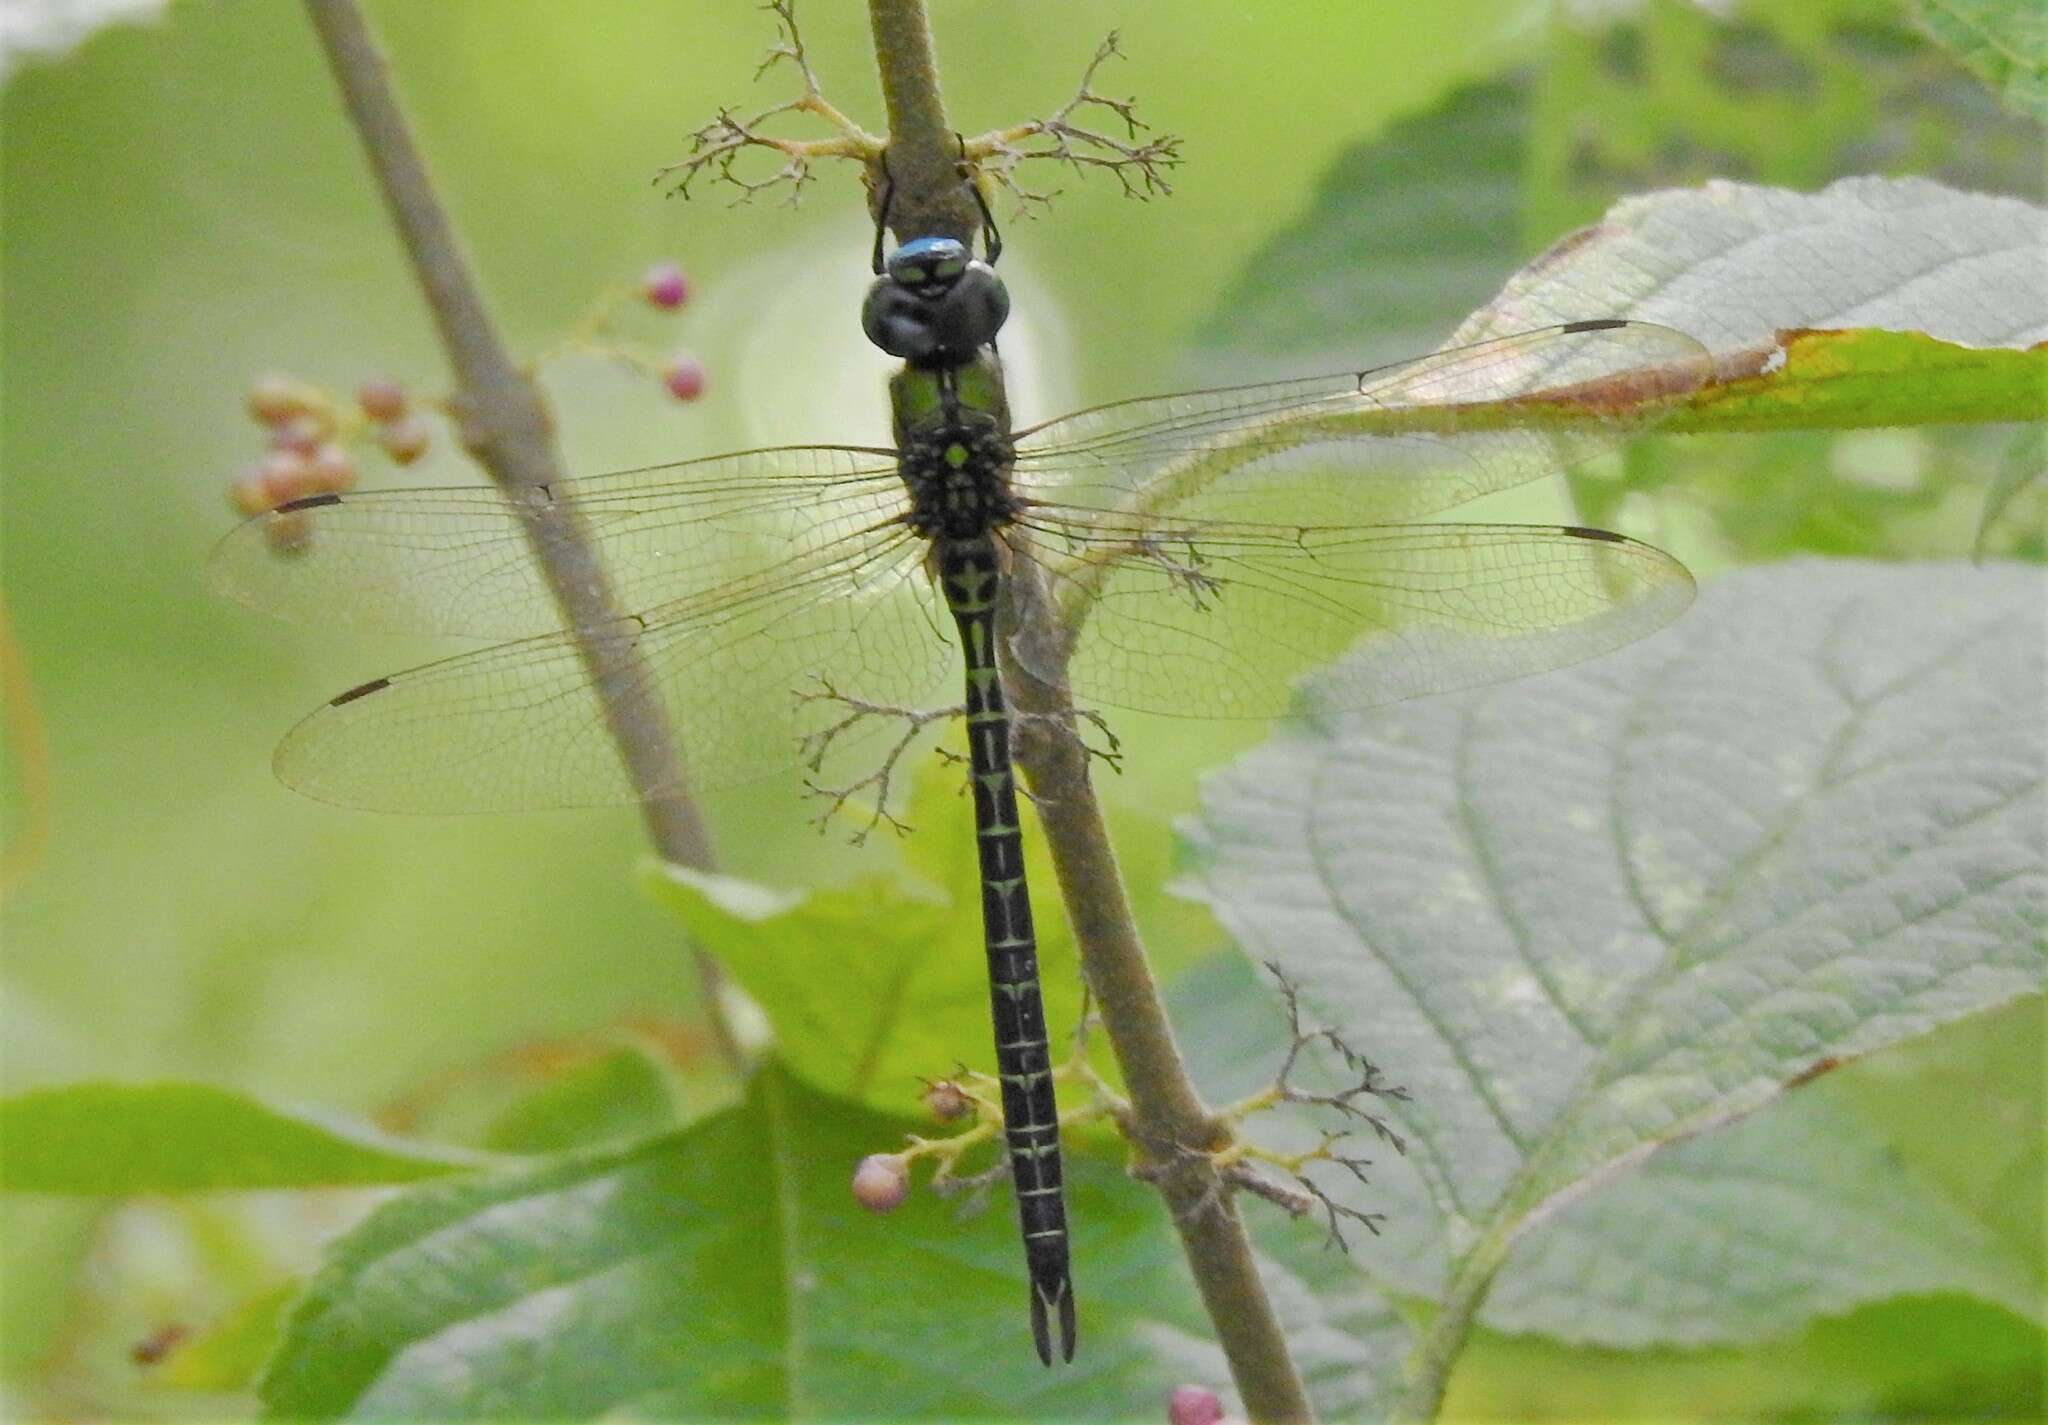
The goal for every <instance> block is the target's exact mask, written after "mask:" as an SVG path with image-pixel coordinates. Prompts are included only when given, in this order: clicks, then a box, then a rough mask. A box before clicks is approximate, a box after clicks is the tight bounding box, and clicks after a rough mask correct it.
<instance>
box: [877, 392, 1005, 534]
mask: <svg viewBox="0 0 2048 1425" xmlns="http://www.w3.org/2000/svg"><path fill="white" fill-rule="evenodd" d="M1012 455H1013V452H1012V449H1011V446H1010V440H1009V437H1008V436H1006V435H1005V434H1004V433H1003V431H1002V430H1001V428H1000V427H999V426H998V425H997V423H996V422H995V421H994V420H993V419H991V418H987V417H978V416H977V415H976V413H973V412H970V411H961V412H956V414H955V419H953V420H951V421H945V422H941V423H940V424H938V425H936V426H934V427H933V428H931V429H929V430H925V431H919V432H913V433H912V434H911V435H910V437H909V438H908V439H907V440H906V441H905V442H904V445H903V450H902V456H901V462H902V463H901V470H902V475H903V483H904V486H905V487H906V488H907V489H908V490H909V492H910V513H909V514H908V515H907V516H906V517H905V523H907V524H908V525H909V526H910V528H911V529H912V530H914V531H915V532H917V533H918V534H920V535H922V536H924V537H925V538H926V539H973V538H975V537H977V536H979V535H984V534H987V533H988V532H989V531H991V530H994V529H999V528H1001V527H1002V526H1003V525H1006V524H1008V523H1009V522H1010V521H1011V520H1012V519H1014V518H1015V517H1016V513H1017V508H1018V505H1017V497H1016V496H1015V495H1014V494H1012V493H1011V491H1010V478H1009V472H1010V461H1011V459H1012Z"/></svg>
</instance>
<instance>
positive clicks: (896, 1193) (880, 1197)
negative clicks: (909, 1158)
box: [853, 1153, 910, 1212]
mask: <svg viewBox="0 0 2048 1425" xmlns="http://www.w3.org/2000/svg"><path fill="white" fill-rule="evenodd" d="M908 1196H910V1168H909V1166H908V1165H907V1164H906V1163H905V1162H904V1161H903V1159H902V1158H900V1157H898V1156H897V1155H896V1154H894V1153H870V1154H868V1156H867V1157H865V1158H862V1159H861V1160H860V1166H859V1167H857V1168H855V1169H854V1170H853V1200H854V1201H855V1202H857V1203H859V1204H860V1205H861V1206H862V1207H865V1208H866V1209H867V1210H868V1211H870V1212H893V1211H895V1210H896V1209H897V1208H898V1207H901V1206H902V1205H903V1199H904V1198H906V1197H908Z"/></svg>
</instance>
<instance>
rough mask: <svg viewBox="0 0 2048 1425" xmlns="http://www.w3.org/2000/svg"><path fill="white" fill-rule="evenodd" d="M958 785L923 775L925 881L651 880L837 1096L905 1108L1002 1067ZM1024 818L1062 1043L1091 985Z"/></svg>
mask: <svg viewBox="0 0 2048 1425" xmlns="http://www.w3.org/2000/svg"><path fill="white" fill-rule="evenodd" d="M949 783H950V785H949ZM955 787H957V782H953V780H952V779H951V778H949V777H947V776H945V775H943V774H940V773H937V772H934V773H932V774H930V775H927V776H924V777H921V778H920V779H919V781H918V784H917V788H916V791H915V794H914V796H913V798H912V801H911V805H910V808H909V810H908V812H907V813H906V815H907V817H908V820H909V822H910V823H911V824H912V825H913V826H914V827H915V828H916V831H915V832H914V834H912V835H911V836H910V837H909V839H908V840H907V841H906V843H905V851H904V861H905V865H906V868H907V869H908V870H909V871H910V872H911V873H912V874H913V875H914V876H916V877H918V878H919V880H917V881H913V880H910V879H906V878H905V877H901V876H869V877H864V878H862V879H860V880H858V881H855V882H853V883H851V884H849V885H845V886H838V887H831V888H827V889H823V890H814V891H784V890H776V889H772V888H770V887H766V886H762V885H759V884H757V883H755V882H751V881H744V880H740V879H738V878H736V877H732V876H718V875H710V874H707V873H705V872H701V871H692V870H688V869H686V868H684V867H680V866H671V865H663V864H658V863H656V864H651V865H650V867H649V869H648V871H647V873H646V876H645V883H646V885H647V887H648V889H649V890H650V891H651V892H652V893H653V894H654V895H655V897H656V898H657V899H659V900H660V901H661V902H662V903H663V904H664V905H667V906H668V907H669V908H670V909H671V910H673V911H674V912H675V913H676V915H677V917H678V918H679V919H681V920H682V922H683V924H684V925H685V927H687V928H688V930H689V932H690V934H691V936H692V937H693V938H694V939H695V940H696V941H697V943H699V944H701V945H702V946H704V947H705V948H706V949H707V950H709V951H710V952H711V953H712V954H714V955H716V956H717V957H718V959H719V961H720V963H722V964H723V965H725V966H726V968H727V969H729V970H730V971H731V972H732V974H733V977H734V978H735V979H737V980H738V981H739V982H740V984H741V986H742V987H744V988H745V990H746V991H747V993H748V994H749V995H751V996H752V997H753V999H754V1000H755V1002H756V1003H758V1004H759V1005H760V1006H761V1008H762V1010H763V1011H765V1012H766V1014H767V1015H768V1018H769V1020H770V1022H771V1023H773V1025H774V1026H775V1032H776V1042H777V1044H778V1045H779V1046H780V1054H781V1056H782V1059H783V1061H784V1062H785V1063H786V1064H787V1065H788V1067H789V1068H790V1070H791V1071H792V1072H794V1073H796V1074H797V1075H799V1076H800V1077H802V1078H803V1079H804V1080H805V1081H806V1082H808V1083H810V1084H812V1085H814V1086H815V1087H817V1088H819V1089H822V1090H824V1091H826V1092H828V1093H838V1094H845V1095H847V1096H849V1097H853V1098H857V1099H860V1100H861V1101H862V1102H865V1103H868V1104H870V1105H872V1106H876V1107H895V1108H901V1107H903V1106H904V1105H906V1104H908V1103H909V1102H911V1101H912V1100H913V1099H914V1098H915V1097H916V1095H917V1091H918V1084H919V1081H920V1078H921V1077H922V1076H932V1075H943V1074H946V1073H949V1072H951V1071H952V1070H953V1069H954V1067H955V1066H956V1065H959V1064H962V1063H965V1064H968V1065H970V1066H972V1065H981V1066H984V1067H986V1066H988V1065H989V1063H990V1061H991V1057H992V1051H991V1045H990V1040H989V1034H990V1030H989V1009H988V993H989V991H988V967H987V960H986V957H985V955H984V953H983V949H982V925H981V899H980V895H979V886H980V873H979V870H978V868H977V863H976V855H977V850H976V843H975V839H974V836H973V834H972V812H971V809H970V808H969V806H968V804H967V802H966V801H965V800H964V799H963V798H961V797H959V796H958V795H957V794H956V793H955V790H954V788H955ZM1020 810H1021V811H1022V813H1023V816H1024V819H1025V837H1024V843H1025V853H1024V854H1025V866H1026V873H1027V875H1028V876H1029V878H1030V884H1031V890H1032V897H1031V899H1032V907H1033V910H1034V911H1035V912H1036V916H1035V918H1036V921H1037V926H1038V933H1039V956H1038V958H1039V967H1040V971H1041V975H1042V982H1043V987H1044V993H1045V1001H1046V1016H1047V1022H1048V1024H1049V1025H1050V1026H1051V1029H1052V1033H1053V1037H1054V1042H1056V1043H1058V1042H1062V1041H1063V1039H1064V1038H1065V1036H1067V1035H1070V1034H1071V1032H1072V1026H1073V1023H1074V1020H1075V1016H1076V1015H1077V1014H1078V1012H1079V1009H1080V977H1079V974H1078V973H1077V971H1076V969H1075V967H1074V949H1073V940H1072V937H1071V935H1070V934H1069V933H1068V931H1067V928H1066V918H1065V916H1063V915H1061V914H1060V913H1059V909H1058V905H1057V901H1056V898H1055V896H1054V894H1053V885H1054V882H1053V877H1052V869H1051V865H1050V863H1049V862H1048V860H1047V859H1046V856H1045V852H1044V845H1043V841H1044V839H1043V837H1041V836H1040V835H1039V834H1038V828H1037V826H1036V825H1035V821H1036V818H1035V816H1034V815H1033V813H1032V812H1031V811H1030V810H1029V808H1028V807H1025V808H1020ZM921 882H928V883H921Z"/></svg>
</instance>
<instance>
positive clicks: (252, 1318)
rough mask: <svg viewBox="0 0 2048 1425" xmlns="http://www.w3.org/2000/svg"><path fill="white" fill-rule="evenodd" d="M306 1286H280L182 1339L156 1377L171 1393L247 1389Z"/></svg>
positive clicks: (292, 1283) (289, 1282)
mask: <svg viewBox="0 0 2048 1425" xmlns="http://www.w3.org/2000/svg"><path fill="white" fill-rule="evenodd" d="M304 1285H305V1283H303V1282H300V1281H295V1280H287V1281H283V1282H279V1283H278V1284H277V1285H276V1286H273V1287H272V1288H270V1290H268V1291H265V1292H260V1293H258V1294H257V1295H255V1296H252V1297H250V1298H248V1299H247V1300H245V1301H243V1302H241V1303H239V1304H238V1305H236V1306H235V1307H234V1308H233V1309H231V1310H230V1311H228V1312H227V1313H226V1314H225V1315H223V1316H221V1317H220V1318H219V1319H218V1320H215V1321H213V1322H211V1323H210V1324H208V1325H207V1326H206V1327H205V1328H204V1329H202V1330H200V1331H198V1332H195V1333H194V1334H193V1335H192V1336H191V1337H190V1338H189V1339H186V1340H183V1341H180V1342H179V1343H178V1345H177V1347H176V1348H175V1349H174V1350H172V1351H171V1352H170V1354H169V1355H168V1356H167V1357H166V1359H165V1361H164V1363H163V1365H162V1367H161V1368H160V1369H158V1370H157V1371H156V1373H155V1376H154V1380H155V1383H156V1384H158V1385H162V1386H167V1387H170V1388H172V1389H174V1390H212V1391H220V1390H248V1389H250V1388H251V1387H252V1386H253V1385H254V1383H255V1381H256V1379H257V1377H258V1375H260V1374H261V1372H262V1370H263V1366H264V1363H265V1362H266V1361H267V1360H269V1358H270V1356H271V1354H272V1353H273V1352H274V1351H275V1350H276V1348H277V1343H278V1341H279V1340H280V1339H281V1338H282V1336H283V1334H284V1323H285V1317H286V1314H287V1313H288V1312H289V1311H290V1310H291V1309H292V1306H293V1304H294V1303H296V1302H297V1301H298V1298H299V1292H300V1291H301V1290H302V1289H303V1287H304Z"/></svg>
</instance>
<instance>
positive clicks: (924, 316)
mask: <svg viewBox="0 0 2048 1425" xmlns="http://www.w3.org/2000/svg"><path fill="white" fill-rule="evenodd" d="M1009 315H1010V294H1009V291H1008V289H1007V288H1005V287H1004V286H1003V279H1002V278H1000V277H998V276H996V271H995V269H994V268H993V267H990V266H989V265H988V264H987V263H986V262H982V261H980V260H978V259H977V258H975V257H974V256H973V255H972V254H971V253H970V252H969V251H968V248H967V245H966V244H965V243H962V242H959V241H957V240H955V239H953V238H946V237H923V238H913V239H912V240H911V241H909V242H906V243H904V244H903V246H901V247H899V248H897V249H896V251H894V252H893V253H891V254H889V260H888V262H887V264H886V265H885V266H884V267H883V269H882V275H881V276H879V277H877V278H876V279H875V282H874V285H873V286H872V287H870V288H868V296H867V301H866V302H864V303H863V304H862V306H861V313H860V324H861V329H862V330H863V331H865V332H866V333H867V334H868V340H869V341H871V342H873V343H874V344H875V345H876V346H879V347H880V348H881V349H882V350H884V351H886V352H888V353H889V355H891V356H895V357H900V358H901V359H903V360H905V361H908V362H911V363H912V364H914V365H919V366H957V365H960V364H962V363H964V362H966V361H968V360H969V359H971V358H972V357H973V355H974V353H975V352H976V351H978V350H980V349H981V348H982V347H984V346H987V345H988V344H989V343H990V342H992V341H994V340H995V338H996V333H997V332H998V331H1000V330H1001V329H1002V325H1003V321H1004V319H1005V318H1007V317H1008V316H1009Z"/></svg>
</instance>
